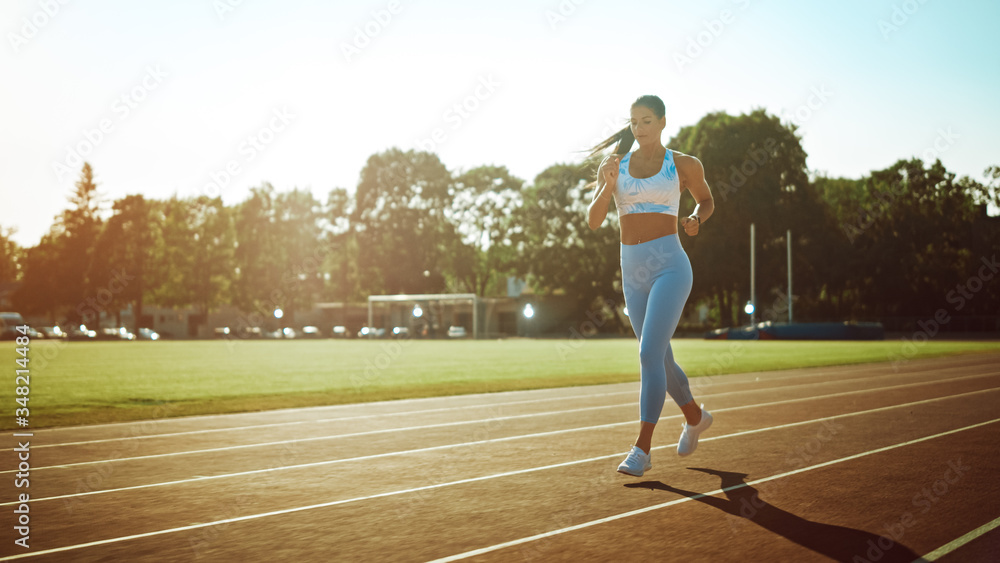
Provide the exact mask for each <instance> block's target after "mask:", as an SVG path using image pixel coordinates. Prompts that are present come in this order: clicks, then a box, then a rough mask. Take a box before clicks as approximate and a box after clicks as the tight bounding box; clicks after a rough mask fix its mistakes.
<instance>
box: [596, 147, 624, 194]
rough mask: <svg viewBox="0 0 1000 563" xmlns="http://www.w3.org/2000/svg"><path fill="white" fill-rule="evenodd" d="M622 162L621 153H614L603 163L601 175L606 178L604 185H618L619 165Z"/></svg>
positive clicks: (614, 186) (615, 186) (610, 186)
mask: <svg viewBox="0 0 1000 563" xmlns="http://www.w3.org/2000/svg"><path fill="white" fill-rule="evenodd" d="M621 162H622V157H621V155H618V154H613V155H611V156H609V157H608V158H607V159H605V160H604V163H603V164H601V170H600V174H601V177H602V178H604V185H606V186H607V187H609V188H617V187H618V167H619V166H621ZM612 191H613V190H612Z"/></svg>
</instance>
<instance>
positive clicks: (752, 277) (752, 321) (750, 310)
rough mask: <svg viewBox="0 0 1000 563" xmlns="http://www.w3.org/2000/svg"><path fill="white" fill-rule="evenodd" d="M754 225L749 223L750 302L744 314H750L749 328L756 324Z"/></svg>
mask: <svg viewBox="0 0 1000 563" xmlns="http://www.w3.org/2000/svg"><path fill="white" fill-rule="evenodd" d="M753 239H754V225H753V223H750V302H749V303H747V306H746V312H747V313H749V314H750V326H753V325H755V324H756V322H755V316H754V310H755V309H756V307H757V294H756V291H757V288H756V285H755V284H756V281H755V278H756V276H755V275H754V268H755V267H756V263H755V262H756V255H755V251H754V243H753Z"/></svg>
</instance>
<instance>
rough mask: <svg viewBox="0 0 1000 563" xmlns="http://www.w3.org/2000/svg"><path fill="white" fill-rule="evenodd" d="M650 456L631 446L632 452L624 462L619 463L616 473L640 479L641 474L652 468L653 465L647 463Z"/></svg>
mask: <svg viewBox="0 0 1000 563" xmlns="http://www.w3.org/2000/svg"><path fill="white" fill-rule="evenodd" d="M649 458H650V454H647V453H646V452H644V451H642V448H640V447H639V446H632V450H631V451H630V452H629V453H628V457H626V458H625V461H623V462H621V465H619V466H618V472H619V473H624V474H626V475H632V476H634V477H642V474H643V473H644V472H646V471H649V470H650V469H652V468H653V464H652V463H650V461H649Z"/></svg>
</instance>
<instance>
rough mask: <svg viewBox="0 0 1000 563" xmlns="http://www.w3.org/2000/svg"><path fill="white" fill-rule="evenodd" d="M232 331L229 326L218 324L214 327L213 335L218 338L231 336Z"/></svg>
mask: <svg viewBox="0 0 1000 563" xmlns="http://www.w3.org/2000/svg"><path fill="white" fill-rule="evenodd" d="M230 332H231V331H230V330H229V327H228V326H217V327H215V328H214V329H212V335H213V336H215V337H216V338H229V333H230Z"/></svg>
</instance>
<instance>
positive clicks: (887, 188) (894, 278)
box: [0, 110, 1000, 331]
mask: <svg viewBox="0 0 1000 563" xmlns="http://www.w3.org/2000/svg"><path fill="white" fill-rule="evenodd" d="M667 146H668V147H669V148H671V149H674V150H678V151H681V152H684V153H687V154H691V155H694V156H697V157H698V158H699V159H700V160H701V161H702V162H703V164H704V166H705V170H706V177H707V180H708V183H709V185H710V186H711V187H712V190H713V194H714V197H715V200H716V212H715V214H714V215H713V217H712V219H711V220H710V221H708V222H706V224H705V225H704V227H703V228H702V229H701V233H700V234H699V235H698V236H697V237H693V238H687V237H684V236H683V235H682V237H683V238H682V244H683V245H684V246H685V249H686V251H687V252H688V254H689V256H690V257H691V261H692V264H693V267H694V273H695V285H694V289H693V290H692V293H691V296H690V298H689V301H688V303H689V307H690V306H694V305H698V304H705V305H707V306H708V308H709V311H710V318H709V324H711V325H715V326H735V325H739V324H743V323H744V322H745V320H746V317H745V316H744V315H743V313H742V306H743V303H745V302H746V301H747V300H748V299H749V280H748V273H749V269H750V264H749V260H750V257H749V240H748V239H749V227H750V224H751V223H753V224H755V229H756V240H757V268H756V271H757V280H756V283H757V288H758V289H757V296H758V307H759V308H760V309H768V308H769V307H770V308H771V310H776V309H777V308H779V306H780V304H781V303H782V300H785V302H787V299H788V296H787V295H786V294H784V293H783V292H785V291H787V288H786V287H785V285H786V281H785V280H786V276H787V272H786V267H785V257H786V254H785V248H786V240H785V238H786V232H787V231H788V230H789V229H791V231H792V235H793V236H792V239H793V268H794V277H795V287H794V289H795V291H794V297H793V299H794V308H795V313H796V315H795V316H796V320H801V321H810V320H811V321H823V320H879V319H880V318H884V317H892V316H911V317H926V318H933V316H934V315H935V313H936V312H938V311H939V310H940V309H942V308H943V309H946V310H947V311H948V313H949V314H950V315H957V316H961V315H992V316H996V315H997V312H998V310H1000V307H998V306H1000V291H997V290H996V285H995V283H996V282H993V281H992V279H993V275H994V274H996V273H997V272H996V271H995V266H994V265H995V264H996V261H995V255H996V253H997V250H1000V248H998V246H1000V221H998V219H997V218H996V217H992V216H990V215H989V214H988V213H987V209H988V206H990V205H992V206H993V207H994V208H996V207H997V206H1000V197H998V191H1000V190H998V187H1000V167H996V166H994V167H991V168H989V169H988V170H986V171H985V173H984V177H983V179H982V180H981V181H980V180H976V179H972V178H969V177H962V178H958V177H956V175H955V174H954V173H951V172H949V171H948V170H946V169H945V168H944V166H943V165H942V163H941V162H940V160H936V161H935V162H933V163H928V162H923V161H922V160H920V159H916V158H912V159H903V160H899V161H898V162H896V163H895V164H893V165H892V166H890V167H888V168H886V169H884V170H877V171H872V172H871V173H870V174H868V175H866V176H864V177H862V178H860V179H849V178H830V177H825V176H820V175H814V174H810V173H809V171H808V170H807V168H806V156H807V155H806V153H805V151H804V150H803V148H802V145H801V139H800V137H799V135H798V134H797V132H796V127H795V126H794V124H784V123H781V121H780V119H779V118H778V117H776V116H773V115H770V114H768V113H766V112H765V111H763V110H756V111H753V112H751V113H749V114H743V115H738V116H733V115H728V114H726V113H721V112H719V113H712V114H709V115H706V116H705V117H703V118H702V119H701V120H700V121H699V122H698V123H697V124H695V125H691V126H686V127H684V128H682V129H681V130H680V131H679V132H678V134H677V135H676V136H675V137H674V138H672V139H670V140H669V142H668V143H667ZM597 163H598V160H597V159H596V158H584V159H582V160H581V161H580V162H576V163H561V164H555V165H553V166H550V167H549V168H547V169H545V170H544V171H542V172H541V173H540V174H538V175H537V176H536V177H535V178H534V179H533V180H532V181H530V182H528V181H525V180H523V179H521V178H517V177H516V176H514V175H512V174H511V173H510V172H509V171H508V170H507V168H506V167H504V166H497V165H484V166H480V167H477V168H473V169H470V170H458V171H449V170H448V169H447V168H446V167H445V166H444V164H442V162H441V161H440V159H439V158H438V156H437V155H436V154H434V153H430V152H423V151H414V150H410V151H403V150H400V149H398V148H391V149H389V150H386V151H384V152H380V153H377V154H374V155H372V156H371V157H369V158H368V160H367V162H366V163H365V165H364V167H363V169H362V170H361V174H360V178H359V182H358V185H357V187H356V189H355V190H354V191H353V193H352V192H350V191H348V190H347V189H345V188H339V187H338V188H334V189H333V190H331V191H330V192H329V194H328V195H327V196H326V200H325V201H320V200H317V199H316V197H315V196H313V194H312V193H311V192H310V191H307V190H302V189H292V190H290V191H279V190H276V189H275V188H274V187H273V186H272V185H271V184H269V183H264V184H262V185H260V186H258V187H255V188H253V189H252V190H251V193H250V195H249V196H248V197H247V198H246V199H245V200H244V201H242V202H240V203H238V204H235V205H232V206H226V205H224V204H223V203H222V200H221V198H219V197H214V198H213V197H208V196H204V195H202V196H195V197H178V196H173V197H171V198H169V199H165V200H157V199H149V198H146V197H144V196H142V195H138V194H136V195H127V196H125V197H123V198H120V199H118V200H116V201H114V202H111V205H110V208H108V206H107V202H105V201H104V200H103V197H102V195H101V193H100V190H99V189H98V186H97V184H96V182H95V180H94V170H93V169H92V168H91V166H90V165H89V164H86V163H85V164H84V166H83V168H82V170H81V173H80V178H79V180H78V181H77V182H76V184H75V188H74V190H73V192H72V194H71V195H70V197H69V208H68V209H67V210H65V211H63V212H62V213H60V214H59V215H58V216H57V217H56V218H55V220H54V222H53V224H52V226H51V228H50V229H49V231H48V232H47V233H46V234H45V235H44V236H43V237H42V239H41V241H40V242H39V243H38V244H37V245H35V246H33V247H30V248H20V247H18V246H17V245H16V244H14V243H13V241H12V240H11V235H12V231H11V230H10V229H2V228H0V283H2V282H11V281H16V282H20V283H19V285H18V289H17V290H16V291H15V292H14V293H13V296H12V301H13V304H14V306H15V307H16V308H17V309H18V310H19V311H21V312H22V313H24V314H30V315H44V316H46V317H47V318H50V319H51V320H52V322H60V321H68V322H87V321H88V320H93V319H94V318H95V317H96V316H97V315H98V314H99V313H100V312H102V311H107V312H111V313H113V312H117V311H120V310H121V309H123V308H126V307H127V306H129V305H131V306H132V307H133V310H134V311H135V312H136V315H135V318H136V319H137V320H136V322H137V323H138V322H140V321H139V319H140V318H141V317H142V310H143V307H144V306H150V305H155V306H159V307H178V308H179V307H193V308H195V309H196V310H197V311H199V312H200V313H201V314H207V313H208V312H210V311H213V310H215V309H217V308H218V307H220V306H222V305H225V304H231V305H234V306H236V307H238V308H239V309H240V310H242V311H244V312H246V313H247V314H248V315H250V318H254V316H257V315H260V316H261V317H262V318H263V317H266V316H267V315H269V314H270V312H271V311H273V309H274V308H281V309H283V310H284V311H285V313H286V317H288V318H294V314H295V311H301V310H304V309H308V308H310V307H311V305H312V303H315V302H317V301H344V302H363V301H364V300H366V299H367V296H368V295H370V294H393V293H440V292H456V293H457V292H469V293H476V294H479V295H481V296H501V295H505V293H506V280H507V278H508V276H515V277H518V278H521V279H525V280H526V281H527V282H528V284H529V285H530V286H531V287H532V289H533V290H534V291H535V292H536V293H540V294H553V293H562V294H566V295H568V296H570V297H573V298H575V299H576V300H577V302H578V303H579V304H580V305H579V307H578V309H579V320H580V321H581V322H583V321H585V320H587V319H588V318H593V317H594V315H603V316H604V318H609V319H612V322H610V323H605V324H604V325H603V326H602V330H608V331H623V330H625V327H624V326H622V325H621V324H620V323H618V322H617V321H616V320H614V319H615V318H616V316H615V315H612V314H611V313H612V312H611V310H610V309H611V308H612V307H616V306H620V305H622V304H623V302H624V300H623V297H622V292H621V272H620V266H619V231H618V221H617V213H616V211H615V210H614V209H613V207H612V211H611V212H610V213H609V216H608V219H607V222H606V223H605V225H604V226H602V227H601V228H599V229H597V230H593V231H592V230H590V229H589V227H588V226H587V220H586V210H587V205H588V204H589V203H590V200H591V198H592V191H591V190H590V183H591V182H592V181H593V180H594V178H595V172H596V168H597ZM693 206H694V202H693V201H692V200H691V198H690V197H688V196H684V197H683V198H682V205H681V211H680V213H681V214H682V215H686V214H688V213H690V212H691V210H692V209H693ZM987 275H988V276H989V277H988V278H987ZM977 280H978V281H977ZM990 284H993V285H990ZM976 287H979V288H980V289H976ZM984 287H985V288H986V289H987V290H986V291H983V290H982V288H984ZM118 320H119V324H120V319H118ZM777 320H781V319H780V318H779V319H777Z"/></svg>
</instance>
